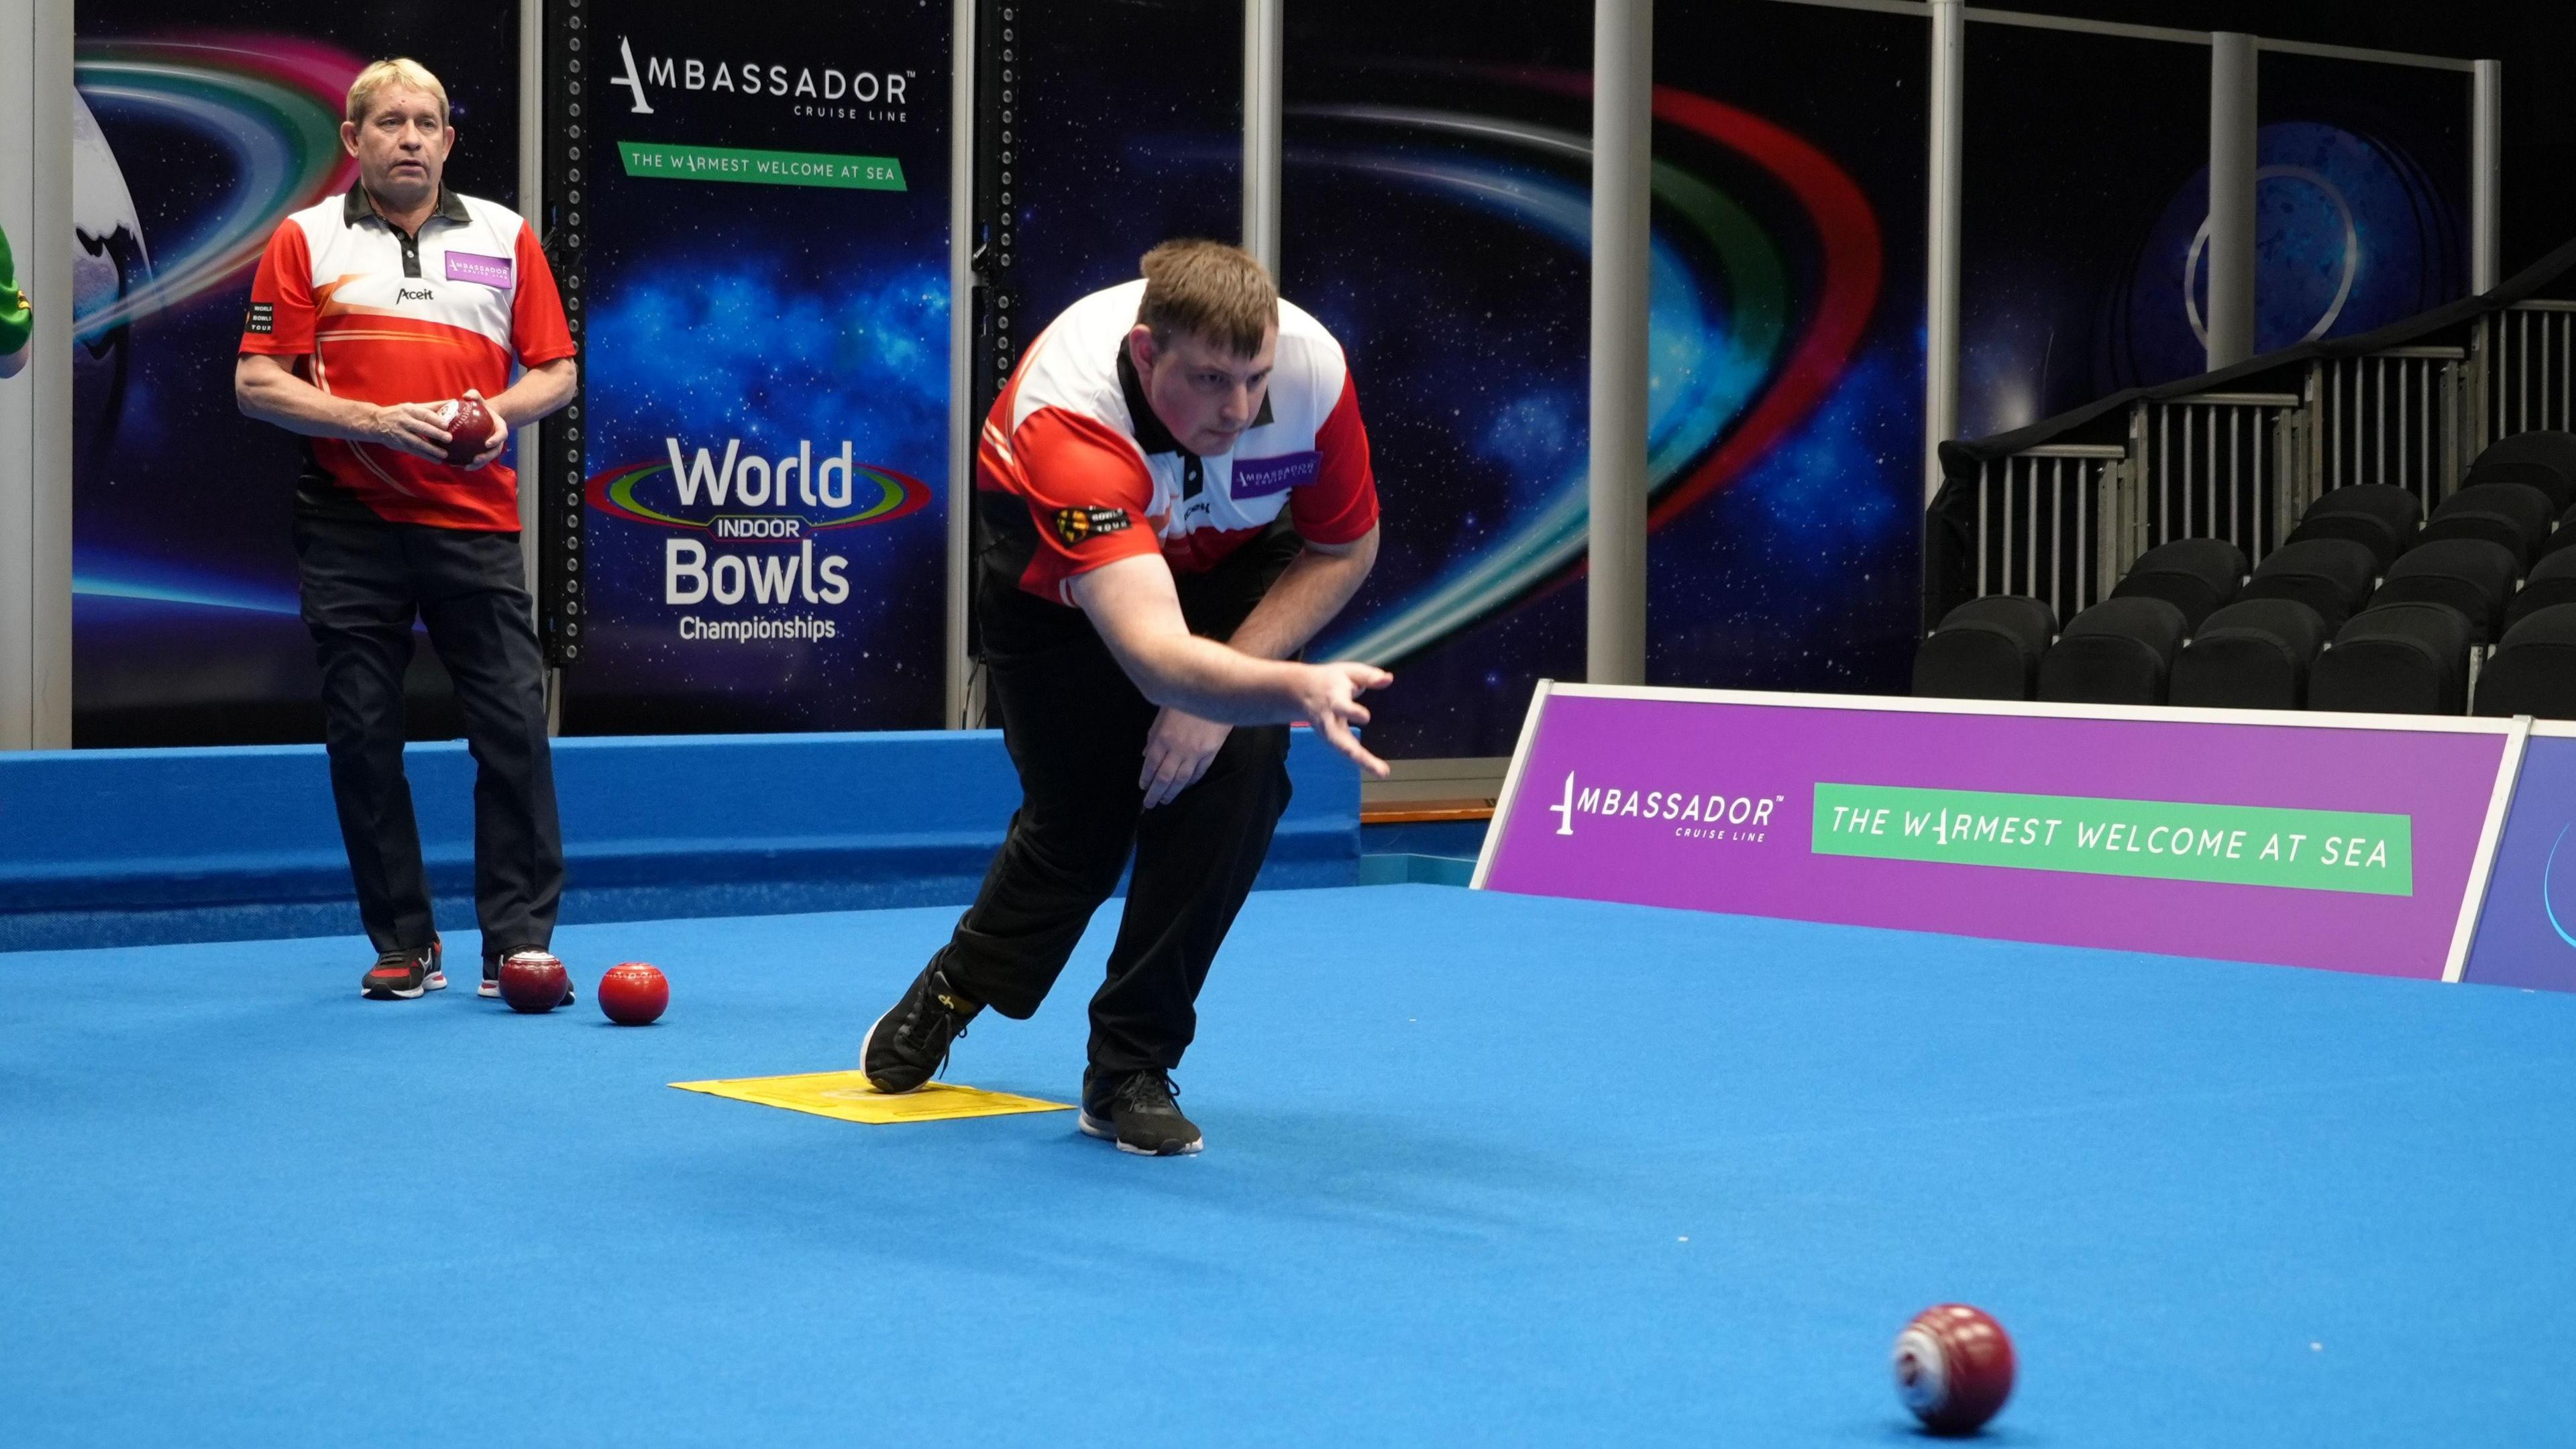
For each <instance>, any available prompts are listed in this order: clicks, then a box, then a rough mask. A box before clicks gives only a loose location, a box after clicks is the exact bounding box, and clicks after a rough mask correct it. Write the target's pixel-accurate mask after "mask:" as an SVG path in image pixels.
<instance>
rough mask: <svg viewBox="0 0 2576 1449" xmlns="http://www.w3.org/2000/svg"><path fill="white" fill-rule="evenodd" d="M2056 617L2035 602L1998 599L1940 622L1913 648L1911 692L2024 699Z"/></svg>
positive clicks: (1974, 602)
mask: <svg viewBox="0 0 2576 1449" xmlns="http://www.w3.org/2000/svg"><path fill="white" fill-rule="evenodd" d="M2056 634H2057V615H2056V613H2055V612H2054V611H2053V610H2051V609H2050V608H2049V607H2048V605H2046V604H2044V603H2042V602H2040V601H2039V600H2037V599H2025V598H2021V597H2018V596H2016V595H2010V594H1998V595H1996V596H1994V597H1992V598H1985V599H1970V600H1969V601H1968V602H1966V603H1964V604H1961V605H1960V606H1959V607H1957V608H1955V609H1952V610H1951V611H1950V612H1949V613H1947V614H1944V615H1942V616H1941V624H1940V627H1939V628H1936V629H1934V630H1933V631H1932V633H1931V634H1930V635H1929V636H1928V637H1926V638H1925V639H1924V641H1923V642H1922V643H1921V644H1918V645H1916V646H1915V648H1914V692H1915V694H1916V695H1918V696H1920V697H1923V698H1926V699H2028V698H2030V697H2031V691H2032V690H2033V689H2035V688H2037V687H2038V684H2039V661H2040V656H2042V655H2044V654H2046V653H2047V652H2048V643H2049V640H2051V639H2052V638H2054V637H2056Z"/></svg>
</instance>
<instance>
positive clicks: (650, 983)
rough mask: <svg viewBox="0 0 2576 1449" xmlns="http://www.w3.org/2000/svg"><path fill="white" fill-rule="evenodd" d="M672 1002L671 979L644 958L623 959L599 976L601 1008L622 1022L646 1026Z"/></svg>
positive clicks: (615, 1020)
mask: <svg viewBox="0 0 2576 1449" xmlns="http://www.w3.org/2000/svg"><path fill="white" fill-rule="evenodd" d="M670 1004H671V983H670V982H668V981H665V980H663V979H662V973H661V972H660V971H659V970H656V969H655V968H654V967H652V966H650V965H648V964H646V963H645V962H642V961H620V962H619V963H617V964H616V965H614V966H611V967H609V968H608V974H607V975H605V976H602V977H600V978H599V1009H600V1010H601V1011H603V1012H605V1013H607V1015H608V1019H609V1020H610V1021H613V1022H616V1023H617V1024H618V1025H619V1026H642V1025H644V1024H645V1023H647V1022H650V1021H652V1020H653V1019H654V1018H655V1017H658V1016H660V1015H661V1014H662V1009H663V1008H664V1007H666V1006H669V1005H670Z"/></svg>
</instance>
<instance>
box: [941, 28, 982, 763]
mask: <svg viewBox="0 0 2576 1449" xmlns="http://www.w3.org/2000/svg"><path fill="white" fill-rule="evenodd" d="M954 9H955V12H956V18H955V21H954V25H955V34H954V35H953V36H952V37H951V43H950V48H949V60H948V66H949V87H950V89H949V97H948V630H947V648H946V650H945V655H946V658H947V661H948V670H947V680H946V684H947V689H946V703H945V706H944V714H945V716H946V721H947V725H948V728H950V729H953V730H955V729H964V728H966V726H967V724H968V723H969V719H968V700H967V697H966V696H967V686H968V684H969V682H970V681H971V680H972V679H973V675H974V667H975V666H974V661H973V660H972V659H970V658H968V657H967V652H966V650H967V638H966V611H967V608H968V601H969V600H970V599H971V598H972V597H973V595H972V590H973V588H974V583H975V556H974V531H973V530H974V509H975V432H976V427H977V419H976V417H975V272H974V265H973V263H974V251H975V0H956V3H955V6H954Z"/></svg>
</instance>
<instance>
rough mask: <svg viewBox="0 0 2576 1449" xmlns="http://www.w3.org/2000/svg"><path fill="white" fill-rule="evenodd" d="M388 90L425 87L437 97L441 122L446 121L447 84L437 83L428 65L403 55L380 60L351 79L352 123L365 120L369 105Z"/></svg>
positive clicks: (442, 123) (350, 108)
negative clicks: (354, 78)
mask: <svg viewBox="0 0 2576 1449" xmlns="http://www.w3.org/2000/svg"><path fill="white" fill-rule="evenodd" d="M389 90H406V91H426V92H428V93H429V94H430V95H432V96H435V97H437V99H438V123H439V124H440V125H442V126H444V125H446V124H447V87H445V86H443V85H440V84H439V83H438V77H436V76H434V75H431V74H430V73H429V67H428V66H425V65H422V64H421V63H420V62H419V61H416V60H412V59H409V58H408V57H404V56H396V57H394V58H393V59H392V60H380V61H377V62H376V63H375V64H374V65H371V66H368V67H367V68H366V69H365V70H362V71H360V72H358V78H357V79H356V80H353V81H351V82H349V109H348V117H349V123H350V124H351V125H364V124H366V120H367V108H368V107H369V106H372V105H374V104H375V103H376V97H377V95H378V94H380V93H382V92H384V91H389Z"/></svg>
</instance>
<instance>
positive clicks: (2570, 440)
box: [2469, 432, 2576, 511]
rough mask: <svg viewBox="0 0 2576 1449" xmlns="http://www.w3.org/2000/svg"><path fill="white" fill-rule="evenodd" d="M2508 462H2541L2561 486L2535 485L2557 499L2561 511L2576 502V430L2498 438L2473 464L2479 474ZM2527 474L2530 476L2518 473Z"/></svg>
mask: <svg viewBox="0 0 2576 1449" xmlns="http://www.w3.org/2000/svg"><path fill="white" fill-rule="evenodd" d="M2506 463H2513V464H2518V465H2519V464H2537V465H2539V466H2541V467H2543V468H2547V469H2549V470H2550V471H2552V472H2554V473H2556V474H2557V475H2558V479H2559V482H2558V486H2557V487H2556V488H2554V489H2553V488H2550V487H2548V486H2547V485H2545V484H2535V485H2534V486H2536V487H2539V488H2540V489H2541V491H2542V492H2544V493H2548V494H2550V495H2551V497H2553V498H2554V499H2555V500H2556V501H2557V510H2553V511H2559V510H2564V509H2566V508H2568V507H2570V506H2571V505H2576V433H2561V432H2530V433H2516V434H2514V435H2513V436H2512V437H2509V438H2498V439H2496V440H2495V441H2494V442H2492V443H2489V444H2487V446H2486V450H2485V451H2484V452H2482V453H2480V454H2478V460H2477V461H2476V462H2475V463H2472V464H2470V465H2469V472H2470V473H2471V474H2472V475H2475V474H2476V473H2477V472H2479V471H2480V470H2481V469H2484V468H2488V467H2492V466H2497V465H2501V464H2506ZM2516 476H2527V475H2516Z"/></svg>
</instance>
